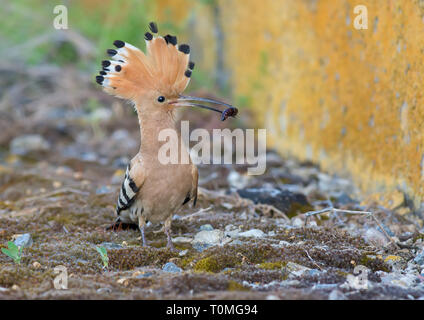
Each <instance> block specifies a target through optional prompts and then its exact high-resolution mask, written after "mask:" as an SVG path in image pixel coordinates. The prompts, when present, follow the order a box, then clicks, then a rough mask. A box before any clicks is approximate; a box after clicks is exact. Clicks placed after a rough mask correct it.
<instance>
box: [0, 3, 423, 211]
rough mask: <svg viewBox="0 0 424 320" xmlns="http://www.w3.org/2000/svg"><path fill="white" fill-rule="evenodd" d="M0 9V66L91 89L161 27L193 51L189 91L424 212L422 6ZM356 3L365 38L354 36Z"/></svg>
mask: <svg viewBox="0 0 424 320" xmlns="http://www.w3.org/2000/svg"><path fill="white" fill-rule="evenodd" d="M3 1H4V0H3ZM3 1H2V10H1V13H0V54H1V56H2V58H3V59H2V60H3V62H5V61H8V59H12V60H14V61H16V60H18V61H21V62H22V64H24V65H30V66H37V65H40V64H42V63H46V62H49V63H54V64H57V65H58V66H59V67H60V68H69V67H70V66H71V67H72V68H79V69H81V70H84V71H85V72H87V74H89V75H90V76H91V79H92V78H93V76H94V74H95V73H96V72H97V70H98V68H99V67H98V66H99V64H100V61H101V60H102V59H103V58H104V51H105V50H106V49H107V48H109V47H111V43H112V41H113V40H115V39H122V40H125V41H128V42H130V43H132V44H134V45H137V46H140V47H141V48H144V40H143V34H144V32H145V31H146V25H147V23H148V22H149V21H152V20H153V21H157V22H158V23H159V30H160V32H161V34H166V33H171V34H177V35H178V37H179V42H180V43H181V42H188V43H189V44H191V46H192V59H193V60H194V61H195V62H196V71H195V72H194V75H193V82H192V84H191V85H190V88H189V89H192V90H199V89H203V90H208V91H209V92H216V93H220V94H221V95H222V94H224V95H226V96H227V97H228V98H229V99H231V100H232V101H233V102H234V104H236V105H238V106H240V107H241V108H242V112H244V110H247V109H248V108H249V110H252V111H253V112H254V115H255V118H254V119H255V124H256V125H257V126H260V127H263V126H265V127H266V128H267V129H268V143H269V144H270V146H272V147H274V148H276V149H278V150H279V151H280V152H281V153H283V154H286V155H292V156H295V157H297V158H299V159H301V160H311V161H313V162H316V163H319V164H320V165H321V166H322V167H323V168H324V169H326V170H329V171H330V172H334V173H340V174H342V175H345V176H348V177H352V178H353V179H354V180H355V182H356V183H358V185H359V186H360V187H361V188H362V189H363V190H364V191H367V192H369V193H370V194H376V195H378V197H380V200H382V201H383V200H384V199H383V198H385V197H386V196H389V197H390V196H391V195H393V194H394V195H395V196H396V195H397V194H402V197H403V195H404V194H406V195H407V198H408V199H410V200H412V202H411V203H412V204H413V205H414V206H415V207H416V208H418V207H419V206H420V203H421V199H422V197H423V195H424V189H423V186H422V181H423V179H424V168H423V165H424V150H423V147H424V145H423V142H424V137H423V126H424V123H423V122H424V118H423V113H424V108H423V107H422V103H423V94H422V88H421V85H422V77H423V73H424V63H423V61H424V59H423V57H424V56H423V54H424V36H423V35H424V1H422V0H403V1H402V0H361V1H359V2H358V1H354V0H337V1H336V0H320V1H318V0H297V1H292V0H279V1H275V0H261V1H257V0H172V1H171V0H157V1H147V0H146V1H135V0H129V1H118V0H72V1H64V2H59V1H58V2H56V1H51V0H49V1H44V0H20V1H10V2H8V1H6V3H3ZM57 4H65V5H66V6H67V7H68V14H69V30H66V31H57V30H55V29H54V28H53V27H52V19H53V17H54V15H53V12H52V11H53V7H54V6H55V5H57ZM358 4H361V5H365V6H366V7H367V9H368V29H367V30H356V29H355V28H354V27H353V21H354V19H355V17H356V14H354V12H353V10H354V7H355V6H356V5H358ZM2 81H6V80H5V79H4V78H3V80H2ZM0 90H1V89H0ZM90 103H92V102H90ZM243 108H245V109H244V110H243ZM402 199H403V198H402Z"/></svg>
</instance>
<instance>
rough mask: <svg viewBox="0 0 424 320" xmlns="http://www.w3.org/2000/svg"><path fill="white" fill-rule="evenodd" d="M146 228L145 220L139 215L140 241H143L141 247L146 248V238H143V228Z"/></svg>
mask: <svg viewBox="0 0 424 320" xmlns="http://www.w3.org/2000/svg"><path fill="white" fill-rule="evenodd" d="M145 226H146V220H145V219H144V218H143V217H142V216H141V215H140V216H139V217H138V227H139V228H140V232H141V240H142V241H143V247H147V243H146V237H145V236H144V227H145Z"/></svg>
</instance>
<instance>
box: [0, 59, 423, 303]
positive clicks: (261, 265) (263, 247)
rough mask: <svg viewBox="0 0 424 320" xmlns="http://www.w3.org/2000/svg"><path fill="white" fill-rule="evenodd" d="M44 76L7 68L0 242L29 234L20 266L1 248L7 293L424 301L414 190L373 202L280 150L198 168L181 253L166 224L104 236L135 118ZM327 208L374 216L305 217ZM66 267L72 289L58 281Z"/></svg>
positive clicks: (134, 144)
mask: <svg viewBox="0 0 424 320" xmlns="http://www.w3.org/2000/svg"><path fill="white" fill-rule="evenodd" d="M2 72H3V74H5V73H6V72H7V75H8V76H7V77H2V76H1V74H2ZM43 72H44V71H43V70H40V68H32V69H31V68H30V69H25V70H23V69H19V68H14V69H13V70H10V69H8V67H7V66H3V67H2V68H0V85H1V87H2V88H6V87H7V88H8V90H6V91H4V92H3V93H1V96H0V106H1V108H0V115H1V117H0V127H1V128H2V134H1V135H0V146H1V147H0V247H2V248H6V247H7V242H8V241H11V240H16V239H18V241H19V239H24V237H22V235H23V234H30V239H31V241H29V243H27V244H28V246H27V247H25V248H24V249H23V253H22V259H21V262H20V264H19V265H17V264H15V263H14V262H13V260H12V259H11V258H10V257H8V256H7V255H5V254H0V299H62V298H63V299H424V273H423V272H422V271H423V268H424V255H423V248H424V243H423V239H424V232H423V231H424V230H423V224H422V218H421V217H422V216H420V213H417V212H414V211H413V210H412V209H411V208H410V206H409V204H408V201H407V199H405V198H404V197H401V199H400V200H399V201H398V202H395V203H393V202H391V203H388V204H387V206H382V205H378V204H376V203H373V202H370V201H368V202H367V201H364V199H365V198H364V197H363V195H361V194H360V192H359V191H358V190H357V189H356V188H355V186H354V185H353V184H352V183H351V182H350V181H349V180H347V179H342V178H340V177H336V176H331V175H329V174H327V173H325V172H322V171H321V170H320V169H319V168H318V167H316V166H314V165H313V164H311V163H300V162H298V161H296V160H294V159H289V158H281V157H280V156H279V155H277V154H276V153H274V152H272V151H271V150H270V151H269V153H268V157H267V171H266V173H265V174H264V175H260V176H248V175H247V174H246V170H247V167H246V166H242V165H237V166H236V165H234V166H225V165H202V166H200V168H199V173H200V179H199V186H200V191H199V200H198V204H197V206H196V207H195V208H192V207H191V206H186V207H185V208H184V209H183V210H182V211H181V212H178V213H177V215H176V216H175V217H174V220H173V228H172V232H173V238H174V243H175V245H176V247H177V249H178V250H177V251H170V250H168V249H166V248H165V245H166V238H165V235H164V234H163V232H156V231H159V230H160V228H161V226H159V225H150V226H148V228H147V232H146V237H147V240H148V242H149V245H150V246H149V247H147V248H144V247H141V239H140V233H139V231H138V230H122V231H118V232H112V231H106V230H105V228H106V227H107V226H108V225H110V224H111V223H112V222H113V220H114V209H115V203H116V199H117V195H118V191H119V187H120V184H121V183H122V179H123V176H124V170H125V167H126V164H127V162H128V160H129V159H130V158H131V157H132V156H133V155H134V154H135V153H136V152H137V149H138V144H139V137H138V123H137V119H136V116H135V114H134V113H133V111H132V108H131V107H130V106H128V105H126V104H123V103H120V102H119V101H117V100H114V99H112V98H110V97H108V96H106V95H105V94H103V93H102V92H101V91H100V89H99V88H97V87H95V86H94V85H93V84H91V83H90V82H89V81H88V79H89V78H87V77H85V76H82V75H81V74H79V73H73V71H72V70H68V72H67V76H66V77H61V76H60V74H61V73H62V72H63V70H49V77H45V76H44V73H43ZM55 72H56V73H57V76H56V77H54V76H53V77H52V73H53V74H55ZM69 92H78V94H74V95H70V94H69ZM201 94H206V93H201ZM240 113H241V115H240V118H239V119H238V120H232V122H230V121H229V122H225V123H224V124H223V123H220V122H219V118H218V117H216V116H215V115H210V114H208V113H202V112H197V113H194V112H190V113H185V114H183V116H182V118H183V119H189V120H190V121H191V122H190V124H192V123H193V127H192V128H195V127H206V128H208V129H211V128H215V127H223V126H227V125H231V127H233V128H234V127H238V126H242V125H243V123H247V121H248V120H249V119H248V117H247V116H246V115H247V114H248V113H247V111H243V110H241V112H240ZM243 113H245V115H243ZM194 124H195V125H194ZM329 207H330V208H336V209H340V210H350V211H367V212H371V213H372V215H370V214H366V213H356V212H346V211H338V210H336V211H331V212H328V211H327V212H324V213H321V214H316V215H307V214H305V213H307V212H311V211H316V210H322V209H325V208H329ZM330 213H331V214H330ZM97 246H101V247H104V248H106V250H107V254H108V258H109V265H108V268H103V264H102V260H101V256H100V254H99V253H98V252H97V251H96V247H97ZM59 265H61V266H65V267H66V268H67V273H68V289H66V290H58V289H55V288H54V283H53V281H54V279H55V277H56V276H57V275H56V274H55V272H54V268H55V267H57V266H59ZM361 266H363V267H365V268H366V269H361V268H362V267H361ZM358 268H359V269H358ZM355 269H356V270H355ZM358 270H365V271H362V274H361V275H362V278H361V275H358V274H359V273H360V272H361V271H358ZM361 279H362V280H361ZM364 279H365V280H364Z"/></svg>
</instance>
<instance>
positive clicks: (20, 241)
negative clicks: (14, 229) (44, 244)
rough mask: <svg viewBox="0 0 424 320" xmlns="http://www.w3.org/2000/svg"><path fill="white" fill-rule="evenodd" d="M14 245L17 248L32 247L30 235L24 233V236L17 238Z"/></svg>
mask: <svg viewBox="0 0 424 320" xmlns="http://www.w3.org/2000/svg"><path fill="white" fill-rule="evenodd" d="M14 243H15V245H16V246H18V247H24V248H29V247H31V246H32V237H31V234H29V233H25V234H22V235H20V236H18V237H17V238H16V239H15V241H14Z"/></svg>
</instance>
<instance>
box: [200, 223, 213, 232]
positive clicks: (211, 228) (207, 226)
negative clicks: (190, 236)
mask: <svg viewBox="0 0 424 320" xmlns="http://www.w3.org/2000/svg"><path fill="white" fill-rule="evenodd" d="M199 229H200V231H212V230H213V227H212V226H211V225H210V224H204V225H202V226H200V228H199Z"/></svg>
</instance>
